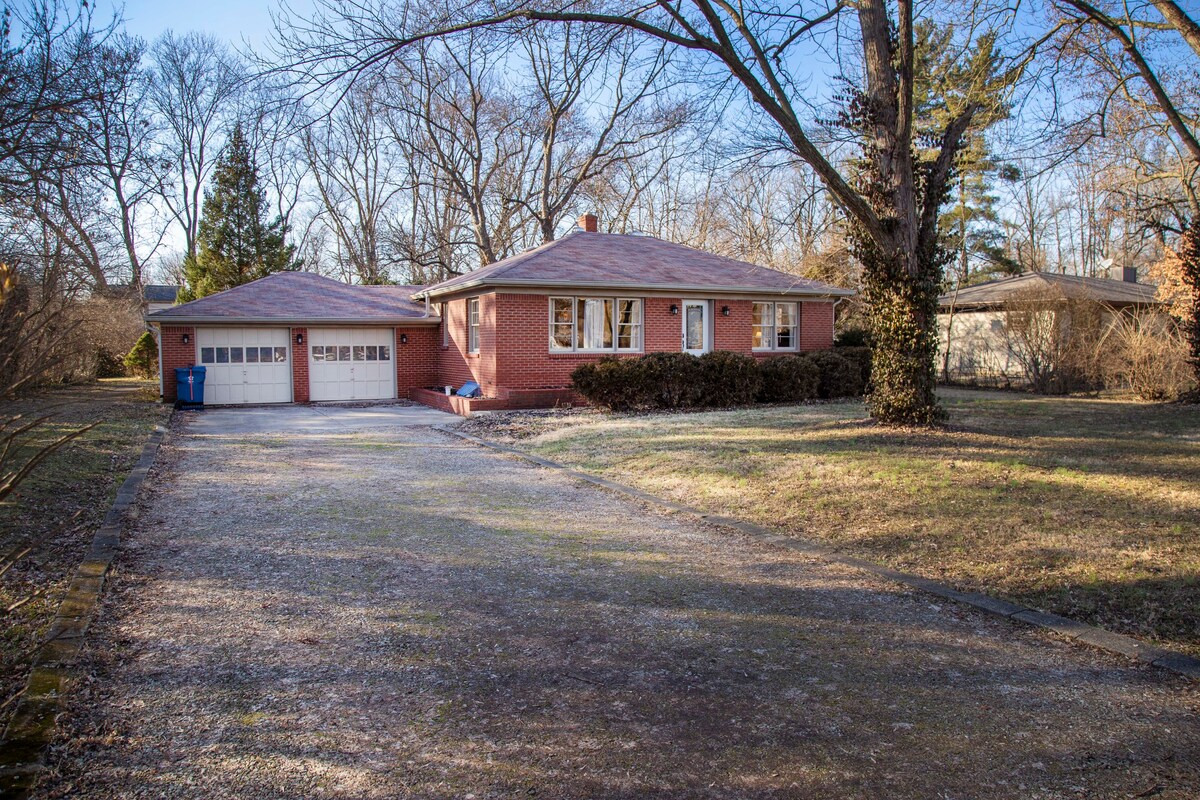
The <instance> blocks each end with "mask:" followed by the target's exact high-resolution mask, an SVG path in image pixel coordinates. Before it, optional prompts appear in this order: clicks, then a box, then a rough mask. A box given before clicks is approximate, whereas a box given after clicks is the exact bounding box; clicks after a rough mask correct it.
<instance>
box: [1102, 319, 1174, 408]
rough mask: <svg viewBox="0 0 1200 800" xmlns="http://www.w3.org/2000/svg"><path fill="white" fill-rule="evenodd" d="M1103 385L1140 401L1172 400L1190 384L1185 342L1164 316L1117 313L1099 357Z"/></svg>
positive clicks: (1171, 322) (1170, 320)
mask: <svg viewBox="0 0 1200 800" xmlns="http://www.w3.org/2000/svg"><path fill="white" fill-rule="evenodd" d="M1101 371H1102V373H1103V376H1104V385H1105V386H1106V387H1108V388H1110V389H1128V390H1129V391H1131V392H1133V393H1134V394H1135V395H1136V396H1137V397H1138V398H1139V399H1142V400H1175V399H1176V398H1178V397H1180V396H1181V395H1183V394H1184V393H1185V392H1186V391H1187V390H1188V387H1189V385H1190V383H1191V369H1190V368H1189V365H1188V347H1187V340H1186V339H1185V338H1184V336H1183V334H1182V333H1180V331H1179V330H1178V328H1177V327H1176V325H1175V324H1174V322H1173V320H1172V319H1171V318H1170V317H1168V316H1166V315H1165V314H1159V313H1155V312H1141V313H1134V314H1118V315H1116V316H1115V318H1114V319H1113V321H1112V326H1111V328H1110V329H1109V331H1108V334H1107V336H1106V337H1105V341H1104V348H1103V353H1102V356H1101Z"/></svg>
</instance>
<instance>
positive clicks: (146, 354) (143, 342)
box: [125, 331, 158, 378]
mask: <svg viewBox="0 0 1200 800" xmlns="http://www.w3.org/2000/svg"><path fill="white" fill-rule="evenodd" d="M157 367H158V346H157V344H156V343H155V341H154V335H153V334H151V333H150V331H146V332H145V333H143V334H142V335H141V338H139V339H138V340H137V342H136V343H135V344H134V345H133V347H132V348H131V349H130V351H129V352H128V353H127V354H126V355H125V369H127V370H128V371H129V372H130V374H132V375H137V376H138V377H139V378H149V377H151V376H152V375H154V373H155V372H156V371H157Z"/></svg>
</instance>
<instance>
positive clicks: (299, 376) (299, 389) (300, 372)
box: [288, 328, 309, 403]
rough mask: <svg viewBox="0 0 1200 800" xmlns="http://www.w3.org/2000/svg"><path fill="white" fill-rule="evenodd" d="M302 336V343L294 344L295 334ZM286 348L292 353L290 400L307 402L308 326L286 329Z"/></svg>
mask: <svg viewBox="0 0 1200 800" xmlns="http://www.w3.org/2000/svg"><path fill="white" fill-rule="evenodd" d="M298 335H299V336H303V337H304V344H296V337H297V336H298ZM288 348H289V349H290V350H291V353H292V402H294V403H307V402H308V397H309V394H308V328H292V329H291V330H290V331H288Z"/></svg>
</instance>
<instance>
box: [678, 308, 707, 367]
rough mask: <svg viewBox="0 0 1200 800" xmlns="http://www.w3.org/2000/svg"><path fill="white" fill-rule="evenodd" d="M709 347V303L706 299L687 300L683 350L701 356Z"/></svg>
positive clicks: (684, 313) (684, 312)
mask: <svg viewBox="0 0 1200 800" xmlns="http://www.w3.org/2000/svg"><path fill="white" fill-rule="evenodd" d="M709 349H710V343H709V340H708V303H707V302H706V301H704V300H687V301H685V302H684V304H683V352H685V353H691V354H692V355H694V356H700V355H704V354H705V353H707V352H708V351H709Z"/></svg>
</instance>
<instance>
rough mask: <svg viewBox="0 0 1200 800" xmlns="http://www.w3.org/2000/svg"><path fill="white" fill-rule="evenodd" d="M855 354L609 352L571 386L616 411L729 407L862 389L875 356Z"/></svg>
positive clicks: (583, 368)
mask: <svg viewBox="0 0 1200 800" xmlns="http://www.w3.org/2000/svg"><path fill="white" fill-rule="evenodd" d="M850 350H852V351H853V350H854V348H850ZM849 355H850V357H849V358H847V357H844V356H843V355H841V354H840V351H835V350H823V351H818V352H815V353H809V354H806V355H787V356H774V357H770V358H765V359H762V360H761V361H760V360H758V359H755V358H751V357H750V356H745V355H742V354H740V353H732V352H727V351H717V352H713V353H706V354H705V355H703V356H700V357H699V358H696V357H695V356H690V355H687V354H686V353H650V354H649V355H645V356H642V357H641V358H614V357H611V356H609V357H605V358H601V359H597V360H596V361H593V362H589V363H586V364H580V365H579V366H578V367H576V368H575V371H574V372H572V373H571V384H572V385H573V386H574V388H575V390H576V391H577V392H579V393H580V394H581V395H583V396H584V397H585V398H587V400H588V401H589V402H590V403H592V404H593V405H597V406H601V407H604V408H609V409H612V410H614V411H628V410H634V409H652V408H653V409H682V408H714V407H717V408H723V407H729V406H739V405H748V404H750V403H753V402H756V401H757V402H767V403H784V402H802V401H804V400H811V399H813V398H815V397H826V398H829V397H853V396H857V395H861V394H862V392H863V388H864V386H865V385H866V380H865V378H864V370H869V361H868V360H866V358H865V357H864V354H862V353H859V352H851V353H850V354H849ZM866 355H867V356H869V353H867V354H866ZM864 365H868V366H864Z"/></svg>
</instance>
